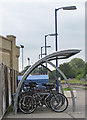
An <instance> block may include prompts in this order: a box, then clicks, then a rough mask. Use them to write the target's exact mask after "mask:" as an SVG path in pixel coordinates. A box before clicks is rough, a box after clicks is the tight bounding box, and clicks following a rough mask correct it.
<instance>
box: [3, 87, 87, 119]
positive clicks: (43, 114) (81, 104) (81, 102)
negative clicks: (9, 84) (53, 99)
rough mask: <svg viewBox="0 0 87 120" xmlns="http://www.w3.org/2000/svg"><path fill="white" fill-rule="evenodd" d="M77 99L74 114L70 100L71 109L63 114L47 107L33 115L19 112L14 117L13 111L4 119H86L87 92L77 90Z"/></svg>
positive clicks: (39, 109)
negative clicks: (86, 98) (86, 101)
mask: <svg viewBox="0 0 87 120" xmlns="http://www.w3.org/2000/svg"><path fill="white" fill-rule="evenodd" d="M76 91H77V98H76V99H75V100H76V111H75V112H72V100H71V98H68V100H69V107H68V108H67V110H66V111H65V112H63V113H56V112H54V111H52V110H49V109H47V108H46V107H43V108H42V110H41V108H38V109H37V110H36V111H35V112H34V113H32V114H23V113H22V112H18V114H17V115H13V111H12V109H10V111H8V112H7V113H6V115H5V116H4V118H85V90H84V89H81V88H76Z"/></svg>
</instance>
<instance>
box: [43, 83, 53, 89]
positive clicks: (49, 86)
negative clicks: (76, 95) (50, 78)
mask: <svg viewBox="0 0 87 120" xmlns="http://www.w3.org/2000/svg"><path fill="white" fill-rule="evenodd" d="M42 85H43V86H45V87H48V88H49V89H53V87H54V84H53V83H47V84H45V83H42Z"/></svg>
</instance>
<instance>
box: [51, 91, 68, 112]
mask: <svg viewBox="0 0 87 120" xmlns="http://www.w3.org/2000/svg"><path fill="white" fill-rule="evenodd" d="M50 107H51V109H52V110H53V111H55V112H63V111H65V110H66V109H67V107H68V99H67V98H66V97H65V96H64V95H63V94H60V93H58V94H54V95H53V96H52V98H51V100H50Z"/></svg>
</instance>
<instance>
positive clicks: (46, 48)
mask: <svg viewBox="0 0 87 120" xmlns="http://www.w3.org/2000/svg"><path fill="white" fill-rule="evenodd" d="M55 35H56V34H47V35H45V55H47V47H46V40H47V39H46V38H47V37H48V36H55ZM46 67H47V63H46ZM46 74H47V70H46Z"/></svg>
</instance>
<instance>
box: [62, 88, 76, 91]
mask: <svg viewBox="0 0 87 120" xmlns="http://www.w3.org/2000/svg"><path fill="white" fill-rule="evenodd" d="M63 90H64V91H70V88H69V87H67V88H64V89H63ZM72 90H75V89H74V88H73V89H72Z"/></svg>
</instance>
